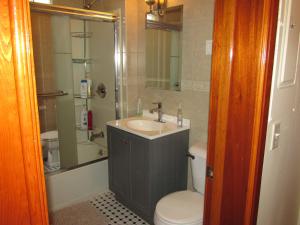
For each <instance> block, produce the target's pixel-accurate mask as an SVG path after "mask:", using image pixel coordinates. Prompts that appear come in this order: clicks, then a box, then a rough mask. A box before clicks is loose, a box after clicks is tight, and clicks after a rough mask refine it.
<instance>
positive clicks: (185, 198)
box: [154, 144, 206, 225]
mask: <svg viewBox="0 0 300 225" xmlns="http://www.w3.org/2000/svg"><path fill="white" fill-rule="evenodd" d="M189 151H190V153H191V155H193V156H195V159H193V160H191V165H192V177H193V185H194V188H195V190H196V192H192V191H188V190H187V191H179V192H174V193H171V194H169V195H167V196H165V197H163V198H162V199H161V200H159V201H158V203H157V205H156V209H155V214H154V224H155V225H202V224H203V209H204V189H205V170H206V146H204V145H201V144H196V145H193V146H192V147H190V150H189Z"/></svg>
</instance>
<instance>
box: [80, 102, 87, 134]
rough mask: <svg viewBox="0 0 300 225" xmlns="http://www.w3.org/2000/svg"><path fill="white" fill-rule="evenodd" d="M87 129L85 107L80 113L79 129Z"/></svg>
mask: <svg viewBox="0 0 300 225" xmlns="http://www.w3.org/2000/svg"><path fill="white" fill-rule="evenodd" d="M87 127H88V112H87V110H86V108H85V107H82V110H81V113H80V129H82V130H86V129H87Z"/></svg>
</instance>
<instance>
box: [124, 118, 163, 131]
mask: <svg viewBox="0 0 300 225" xmlns="http://www.w3.org/2000/svg"><path fill="white" fill-rule="evenodd" d="M163 125H164V124H163V123H159V122H156V121H151V120H143V119H136V120H130V121H128V122H127V126H128V127H129V128H131V129H135V130H140V131H159V130H161V129H163Z"/></svg>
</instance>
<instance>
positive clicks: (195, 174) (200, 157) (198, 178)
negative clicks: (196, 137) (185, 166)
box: [189, 143, 207, 194]
mask: <svg viewBox="0 0 300 225" xmlns="http://www.w3.org/2000/svg"><path fill="white" fill-rule="evenodd" d="M189 151H190V153H191V154H192V155H193V156H195V159H192V160H191V166H192V179H193V186H194V188H195V190H196V191H197V192H199V193H201V194H204V190H205V171H206V152H207V146H206V144H200V143H198V144H195V145H193V146H191V147H190V149H189Z"/></svg>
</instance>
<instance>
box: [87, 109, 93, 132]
mask: <svg viewBox="0 0 300 225" xmlns="http://www.w3.org/2000/svg"><path fill="white" fill-rule="evenodd" d="M87 123H88V130H93V112H92V110H89V111H88V116H87Z"/></svg>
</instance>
